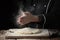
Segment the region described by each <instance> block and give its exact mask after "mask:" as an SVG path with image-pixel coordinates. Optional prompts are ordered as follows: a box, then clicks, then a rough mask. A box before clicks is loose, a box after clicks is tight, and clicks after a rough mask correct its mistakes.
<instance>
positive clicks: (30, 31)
mask: <svg viewBox="0 0 60 40" xmlns="http://www.w3.org/2000/svg"><path fill="white" fill-rule="evenodd" d="M40 32H41V31H40V29H36V28H22V29H19V30H16V31H15V33H19V34H37V33H40Z"/></svg>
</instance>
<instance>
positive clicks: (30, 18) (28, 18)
mask: <svg viewBox="0 0 60 40" xmlns="http://www.w3.org/2000/svg"><path fill="white" fill-rule="evenodd" d="M17 22H18V23H19V24H20V25H25V24H28V23H30V22H39V18H38V16H34V15H32V14H31V13H30V12H22V13H21V16H19V17H18V20H17Z"/></svg>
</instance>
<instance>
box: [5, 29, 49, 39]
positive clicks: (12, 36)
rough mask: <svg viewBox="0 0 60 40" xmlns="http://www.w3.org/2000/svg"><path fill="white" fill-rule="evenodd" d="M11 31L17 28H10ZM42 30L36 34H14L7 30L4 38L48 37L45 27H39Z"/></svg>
mask: <svg viewBox="0 0 60 40" xmlns="http://www.w3.org/2000/svg"><path fill="white" fill-rule="evenodd" d="M10 30H12V31H16V30H19V29H10ZM40 30H41V31H42V32H41V33H38V34H16V33H14V32H11V31H7V33H6V38H7V39H41V38H49V32H48V30H47V29H40Z"/></svg>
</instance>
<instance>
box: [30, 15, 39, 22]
mask: <svg viewBox="0 0 60 40" xmlns="http://www.w3.org/2000/svg"><path fill="white" fill-rule="evenodd" d="M31 22H39V17H38V16H33V17H32V20H31Z"/></svg>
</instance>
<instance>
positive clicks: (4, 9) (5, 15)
mask: <svg viewBox="0 0 60 40" xmlns="http://www.w3.org/2000/svg"><path fill="white" fill-rule="evenodd" d="M56 2H57V4H56V6H55V8H53V10H54V11H53V10H51V11H53V12H51V13H50V14H47V17H46V18H47V23H46V25H45V27H46V28H54V29H55V28H57V29H60V6H59V5H60V2H59V0H57V1H56ZM17 7H18V6H17V0H1V1H0V30H1V29H9V28H17V27H16V26H15V25H14V23H13V14H14V12H16V10H17V9H18V8H17ZM52 15H53V16H52ZM54 15H55V16H54Z"/></svg>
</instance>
